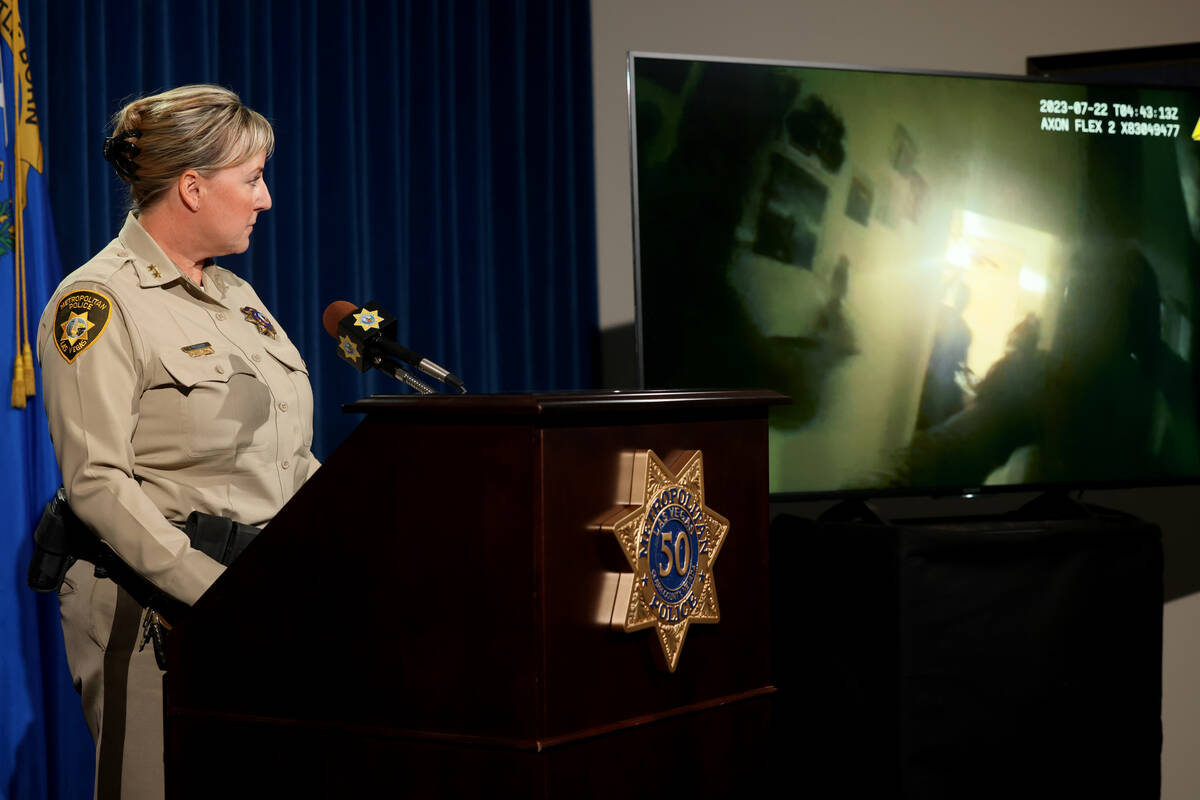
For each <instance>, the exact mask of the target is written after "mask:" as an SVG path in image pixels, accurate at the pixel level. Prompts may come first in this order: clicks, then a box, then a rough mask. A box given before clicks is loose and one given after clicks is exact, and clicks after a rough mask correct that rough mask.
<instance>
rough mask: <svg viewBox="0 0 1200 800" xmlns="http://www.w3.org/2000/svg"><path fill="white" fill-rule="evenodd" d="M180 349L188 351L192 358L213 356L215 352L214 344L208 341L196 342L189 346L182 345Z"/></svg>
mask: <svg viewBox="0 0 1200 800" xmlns="http://www.w3.org/2000/svg"><path fill="white" fill-rule="evenodd" d="M179 349H180V350H182V351H183V352H185V353H187V354H188V355H189V356H191V357H192V358H199V357H200V356H211V355H212V354H213V348H212V345H211V344H209V343H208V342H197V343H196V344H189V345H188V346H187V347H181V348H179Z"/></svg>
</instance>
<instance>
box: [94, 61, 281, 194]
mask: <svg viewBox="0 0 1200 800" xmlns="http://www.w3.org/2000/svg"><path fill="white" fill-rule="evenodd" d="M112 128H113V133H112V136H111V137H110V138H109V139H108V140H106V141H105V144H104V157H105V158H106V159H108V160H109V161H110V162H111V163H112V165H113V168H114V169H115V170H116V172H117V175H118V176H119V177H120V178H121V180H123V181H125V182H126V183H128V184H129V207H130V209H131V210H132V211H133V212H134V213H135V214H137V213H139V212H141V211H143V210H144V209H146V208H148V207H149V206H150V205H151V204H153V203H154V201H155V200H156V199H157V198H158V197H159V196H160V195H161V194H162V193H163V192H164V191H165V190H166V189H167V188H168V187H170V186H171V185H173V184H174V183H175V181H176V180H177V179H178V178H179V176H180V175H182V174H183V173H184V172H186V171H187V170H189V169H194V170H196V171H197V172H199V173H200V174H201V175H206V176H207V175H209V174H211V173H212V172H214V171H215V170H218V169H222V168H223V167H229V166H234V165H236V164H241V163H243V162H245V161H247V160H249V159H250V158H252V157H254V156H255V155H256V154H258V153H260V152H266V154H267V156H268V157H270V155H271V153H272V151H274V149H275V132H274V131H273V130H272V129H271V123H270V122H268V121H267V119H266V117H264V116H263V115H262V114H259V113H258V112H257V111H254V110H252V109H250V108H247V107H246V106H244V105H242V101H241V99H240V98H239V97H238V96H237V95H236V94H235V93H233V92H231V91H230V90H229V89H226V88H224V87H221V86H212V85H209V84H193V85H189V86H180V87H178V88H176V89H170V90H168V91H165V92H160V93H159V94H154V95H149V96H147V97H141V98H138V99H137V100H134V101H133V102H131V103H129V104H127V105H126V106H125V107H124V108H122V109H121V110H120V111H118V112H117V113H116V114H114V115H113V118H112Z"/></svg>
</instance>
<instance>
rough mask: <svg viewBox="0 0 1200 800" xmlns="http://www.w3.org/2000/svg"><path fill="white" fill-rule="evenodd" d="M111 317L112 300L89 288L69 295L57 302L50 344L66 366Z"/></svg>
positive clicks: (101, 329)
mask: <svg viewBox="0 0 1200 800" xmlns="http://www.w3.org/2000/svg"><path fill="white" fill-rule="evenodd" d="M111 315H112V300H111V299H109V298H108V297H106V296H105V295H104V294H102V293H100V292H96V291H92V290H90V289H83V290H80V291H76V292H71V293H70V294H68V295H66V296H65V297H63V299H62V300H59V301H58V308H57V309H56V310H55V312H54V329H55V331H56V335H55V337H54V344H55V346H56V347H57V348H58V352H59V354H60V355H61V356H62V357H63V358H64V359H66V362H67V363H68V364H70V363H72V362H73V361H74V360H75V359H76V358H78V357H79V354H80V353H82V352H83V351H84V350H87V349H88V348H89V347H91V346H92V345H93V344H95V343H96V340H97V339H99V338H100V334H102V333H103V332H104V328H105V326H106V325H108V318H109V317H110V316H111Z"/></svg>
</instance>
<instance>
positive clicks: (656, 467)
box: [599, 450, 729, 672]
mask: <svg viewBox="0 0 1200 800" xmlns="http://www.w3.org/2000/svg"><path fill="white" fill-rule="evenodd" d="M632 477H633V481H632V485H631V489H630V498H629V502H628V503H627V504H625V505H624V506H623V507H620V508H618V509H616V510H614V511H613V513H612V514H610V515H609V516H608V518H607V519H606V520H605V521H603V522H601V523H600V525H599V527H600V529H601V530H602V531H611V532H612V533H613V534H614V535H615V536H616V537H617V541H618V542H619V543H620V545H621V550H622V551H623V552H624V553H625V559H626V561H628V562H629V565H630V566H631V567H632V568H633V574H632V575H629V574H628V573H625V574H624V575H622V576H621V581H620V582H619V588H618V596H617V601H616V602H617V604H618V605H617V606H616V607H615V608H614V611H613V625H614V627H616V626H618V624H619V626H620V627H621V629H622V630H624V631H626V632H632V631H638V630H642V629H644V628H650V627H653V628H654V629H655V631H657V633H658V641H659V643H660V644H661V645H662V653H663V656H664V658H665V659H666V665H667V669H669V670H670V671H671V672H674V671H675V667H676V665H678V663H679V654H680V652H681V651H682V650H683V642H684V639H685V638H686V637H687V632H688V628H689V627H690V626H691V624H692V623H694V622H707V623H716V622H720V621H721V611H720V608H719V606H718V605H717V587H716V578H715V576H714V575H713V563H714V562H715V561H716V560H717V554H718V553H719V552H720V550H721V544H722V543H723V542H724V541H725V536H726V534H728V533H729V520H727V519H725V518H724V517H722V516H721V515H720V514H718V513H717V512H715V511H713V510H712V509H711V508H709V507H708V506H706V505H705V504H704V460H703V457H702V455H701V453H700V451H699V450H689V451H686V452H684V453H682V454H681V455H680V456H679V457H678V458H676V459H674V461H673V462H672V465H671V466H670V467H668V466H667V465H666V464H664V463H663V462H662V461H661V460H660V459H659V457H658V456H657V455H655V454H654V451H653V450H639V451H637V452H636V453H635V454H634V457H633V476H632ZM630 506H635V508H632V509H631V508H630ZM622 607H623V610H622ZM622 613H623V614H624V620H623V621H619V616H618V615H620V614H622Z"/></svg>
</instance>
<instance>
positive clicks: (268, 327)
mask: <svg viewBox="0 0 1200 800" xmlns="http://www.w3.org/2000/svg"><path fill="white" fill-rule="evenodd" d="M242 313H243V314H245V315H246V322H253V323H254V327H256V328H258V332H259V333H261V334H262V335H263V336H270V337H271V338H272V339H275V338H277V334H276V333H275V326H274V325H272V324H271V320H269V319H267V315H266V314H264V313H262V312H261V311H259V310H258V309H257V308H251V307H250V306H242Z"/></svg>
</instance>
